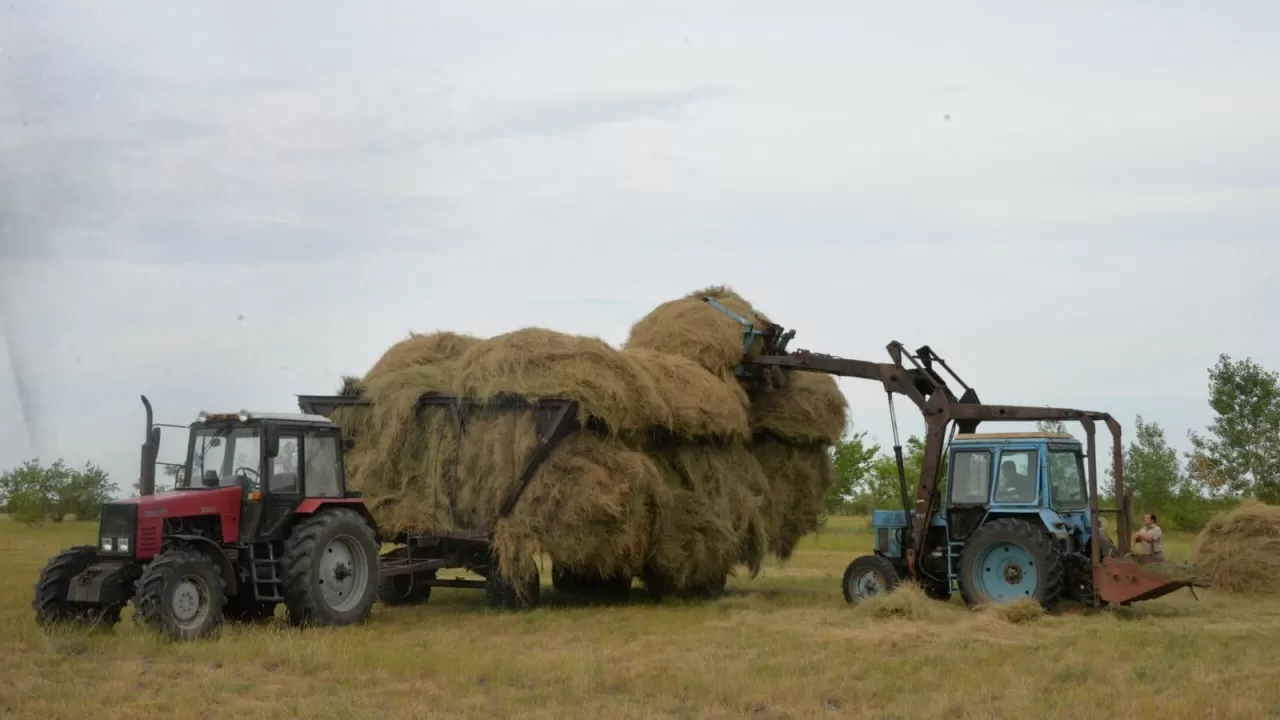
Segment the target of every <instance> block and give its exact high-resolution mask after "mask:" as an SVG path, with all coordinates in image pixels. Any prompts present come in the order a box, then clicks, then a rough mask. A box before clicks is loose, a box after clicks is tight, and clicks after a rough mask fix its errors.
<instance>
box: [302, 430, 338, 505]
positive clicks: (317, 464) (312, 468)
mask: <svg viewBox="0 0 1280 720" xmlns="http://www.w3.org/2000/svg"><path fill="white" fill-rule="evenodd" d="M303 443H304V444H303V448H302V451H303V452H302V456H303V458H305V459H306V466H307V472H306V476H307V497H340V496H341V495H342V482H341V478H342V468H341V467H339V465H338V437H337V434H336V433H335V432H334V431H333V430H312V431H311V432H308V433H307V435H306V437H305V438H304V440H303Z"/></svg>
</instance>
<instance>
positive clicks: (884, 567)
mask: <svg viewBox="0 0 1280 720" xmlns="http://www.w3.org/2000/svg"><path fill="white" fill-rule="evenodd" d="M840 584H841V587H842V588H843V589H844V601H845V602H847V603H849V604H850V605H861V604H862V603H864V602H866V601H868V600H870V599H871V598H873V597H879V596H881V595H887V594H889V593H890V592H893V589H894V588H895V587H897V586H898V569H897V568H895V567H894V566H893V563H891V562H889V561H888V560H886V559H884V558H882V557H880V556H879V555H863V556H861V557H857V558H854V559H853V562H851V563H849V565H848V567H846V568H845V569H844V579H843V580H842V581H841V583H840Z"/></svg>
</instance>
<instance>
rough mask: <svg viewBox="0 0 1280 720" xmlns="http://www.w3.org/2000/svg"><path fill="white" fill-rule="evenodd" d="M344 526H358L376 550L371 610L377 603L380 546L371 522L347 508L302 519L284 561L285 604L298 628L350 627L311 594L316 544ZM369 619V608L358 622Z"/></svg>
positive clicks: (288, 541) (289, 544) (371, 573)
mask: <svg viewBox="0 0 1280 720" xmlns="http://www.w3.org/2000/svg"><path fill="white" fill-rule="evenodd" d="M340 523H351V524H353V525H358V526H359V528H360V530H359V532H360V533H361V534H362V535H364V536H365V539H366V540H367V541H368V544H369V545H370V546H372V547H373V548H374V551H373V553H372V555H371V566H370V568H369V572H370V578H369V579H370V581H371V582H370V585H372V586H373V587H374V593H373V595H372V598H371V601H370V602H368V605H369V607H372V605H373V601H375V600H376V599H377V582H378V564H377V558H378V553H377V547H378V543H377V539H376V536H375V535H374V532H373V528H371V527H369V523H368V521H366V520H365V519H364V517H363V516H362V515H360V514H359V513H357V512H354V511H351V510H347V509H345V508H339V509H334V510H326V511H323V512H320V513H317V514H315V515H312V516H311V517H308V518H306V519H305V520H300V521H299V522H298V524H297V525H295V526H294V528H293V532H291V533H290V534H289V539H288V540H286V541H285V551H284V557H283V559H282V562H281V565H282V566H283V568H284V605H285V608H286V609H287V611H288V613H287V614H288V617H289V622H290V623H291V624H293V625H295V626H305V625H338V624H346V623H342V622H340V621H338V620H337V619H335V618H333V617H330V615H329V613H328V612H327V611H326V610H325V609H323V608H321V607H320V606H319V605H317V604H316V602H315V598H314V596H313V595H312V592H311V588H312V586H313V585H314V583H315V580H316V579H315V577H313V575H312V571H311V557H312V555H313V554H314V553H315V552H316V544H317V542H318V541H319V538H320V536H321V535H322V534H323V533H324V532H325V531H326V530H328V529H329V528H331V527H333V526H334V525H337V524H340ZM366 550H368V548H366ZM368 617H369V613H368V610H367V609H366V610H365V612H364V613H362V615H361V619H360V620H358V621H357V622H363V621H364V620H367V619H368Z"/></svg>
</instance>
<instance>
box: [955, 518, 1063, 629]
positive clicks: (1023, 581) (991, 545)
mask: <svg viewBox="0 0 1280 720" xmlns="http://www.w3.org/2000/svg"><path fill="white" fill-rule="evenodd" d="M1063 576H1064V567H1063V559H1062V553H1061V551H1060V549H1059V548H1058V545H1057V543H1056V542H1054V540H1053V537H1052V536H1050V535H1049V533H1048V532H1046V531H1045V529H1044V528H1043V527H1039V526H1036V525H1033V524H1032V523H1030V522H1028V521H1026V520H1023V519H1020V518H1001V519H999V520H994V521H992V522H989V523H987V524H985V525H983V526H982V527H980V528H978V529H977V530H975V531H974V532H973V534H972V535H970V536H969V541H968V542H967V543H965V546H964V551H963V552H962V553H961V554H960V594H961V596H962V597H963V598H964V601H965V603H966V604H967V605H970V606H973V605H982V604H988V603H990V604H996V603H1005V602H1011V601H1013V600H1018V599H1022V598H1030V599H1032V600H1035V601H1037V602H1039V603H1040V604H1041V606H1043V607H1044V608H1045V609H1046V610H1052V609H1054V608H1055V607H1057V604H1058V599H1059V597H1061V595H1062V588H1063Z"/></svg>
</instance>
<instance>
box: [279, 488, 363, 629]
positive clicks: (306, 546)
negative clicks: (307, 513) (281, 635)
mask: <svg viewBox="0 0 1280 720" xmlns="http://www.w3.org/2000/svg"><path fill="white" fill-rule="evenodd" d="M377 578H378V542H377V540H376V538H375V536H374V533H373V528H372V527H370V526H369V523H368V522H367V521H366V520H365V519H364V518H363V517H361V516H360V514H359V513H356V512H353V511H351V510H346V509H337V510H327V511H324V512H321V513H320V514H318V515H313V516H311V517H309V518H306V519H305V520H302V521H300V522H299V523H298V524H297V525H296V526H294V528H293V532H291V533H290V534H289V539H288V541H286V543H285V552H284V579H285V592H284V604H285V607H286V608H288V611H289V621H290V622H291V623H293V624H294V625H352V624H355V623H361V622H364V621H365V620H368V618H369V613H370V612H371V611H372V609H373V603H374V601H375V600H377V595H378V588H377Z"/></svg>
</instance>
